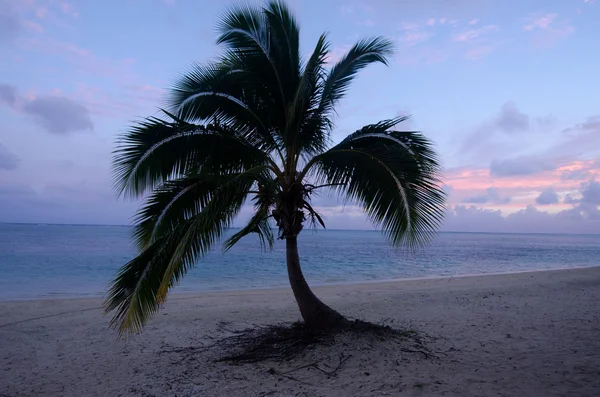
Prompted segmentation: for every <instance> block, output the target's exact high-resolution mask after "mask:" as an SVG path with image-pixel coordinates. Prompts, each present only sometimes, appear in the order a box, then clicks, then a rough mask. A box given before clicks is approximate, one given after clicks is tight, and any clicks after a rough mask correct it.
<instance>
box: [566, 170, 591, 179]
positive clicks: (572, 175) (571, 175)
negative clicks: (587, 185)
mask: <svg viewBox="0 0 600 397" xmlns="http://www.w3.org/2000/svg"><path fill="white" fill-rule="evenodd" d="M592 175H593V174H592V172H591V171H589V170H586V169H576V170H572V171H571V170H566V171H563V173H562V174H561V175H560V179H561V180H563V181H581V180H585V179H588V178H590V177H591V176H592Z"/></svg>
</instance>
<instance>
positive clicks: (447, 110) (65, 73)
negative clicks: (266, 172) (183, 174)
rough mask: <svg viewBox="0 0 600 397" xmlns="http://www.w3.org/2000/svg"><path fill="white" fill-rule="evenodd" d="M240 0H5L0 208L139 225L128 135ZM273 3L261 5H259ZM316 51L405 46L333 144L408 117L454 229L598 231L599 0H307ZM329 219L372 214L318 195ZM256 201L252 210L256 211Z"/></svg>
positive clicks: (198, 58) (309, 43) (305, 34)
mask: <svg viewBox="0 0 600 397" xmlns="http://www.w3.org/2000/svg"><path fill="white" fill-rule="evenodd" d="M231 4H234V3H232V2H230V1H224V0H223V1H197V0H189V1H186V0H119V1H113V0H103V1H83V0H82V1H71V2H66V1H60V0H0V121H1V123H0V222H39V223H84V224H128V223H129V222H130V221H131V219H132V216H133V215H134V213H135V210H136V208H137V206H138V205H139V203H136V202H126V201H123V200H120V199H118V198H117V196H116V194H115V192H114V191H113V190H112V185H111V168H110V163H111V158H112V154H111V152H112V150H113V149H114V147H115V142H116V140H117V138H118V136H119V135H120V134H122V133H123V132H125V131H126V130H127V128H128V126H130V125H131V123H132V122H135V121H139V120H141V118H143V117H147V116H152V115H155V114H156V112H157V108H158V107H159V106H161V105H162V104H163V103H164V98H165V93H166V92H167V90H168V89H169V87H171V86H172V84H173V82H174V81H175V80H176V79H177V78H178V77H179V76H181V74H182V73H184V72H185V71H186V70H187V68H189V67H190V66H191V65H192V64H194V63H196V62H197V63H203V62H206V61H208V60H211V59H214V58H215V57H216V56H218V54H219V47H218V46H216V45H215V38H216V25H217V21H218V18H219V16H221V15H222V14H223V12H224V11H225V9H226V8H227V6H229V5H231ZM257 4H260V3H257ZM288 4H289V5H290V7H291V8H292V9H293V10H294V11H295V13H296V15H297V18H298V20H299V22H300V26H301V30H302V33H301V40H302V52H303V54H304V55H306V54H309V53H310V51H311V49H312V48H313V46H314V45H315V43H316V40H317V38H318V36H319V35H320V34H321V33H322V32H324V31H327V32H329V37H330V40H331V42H332V54H331V57H330V59H331V61H332V62H333V61H335V60H336V59H339V58H340V57H341V56H342V54H344V52H345V51H346V50H347V49H348V48H349V47H350V46H351V45H352V44H353V43H354V42H356V41H357V40H358V39H360V38H363V37H371V36H377V35H383V36H386V37H388V38H389V39H391V40H393V42H394V43H395V47H396V51H395V54H394V56H393V58H392V60H391V62H390V65H389V66H388V67H385V66H383V65H375V66H372V67H370V68H368V69H366V70H365V71H364V72H363V73H362V74H361V75H360V76H359V78H357V80H356V81H355V82H354V84H353V86H352V87H351V90H350V92H349V94H348V96H347V97H346V98H345V99H344V100H343V101H341V102H340V104H339V107H338V116H337V118H336V120H335V123H336V129H335V131H334V133H333V136H332V138H333V141H334V142H338V141H340V140H341V139H343V138H344V137H345V136H346V135H347V134H349V133H351V132H353V131H355V130H356V129H359V128H360V127H362V126H363V125H366V124H371V123H375V122H377V121H379V120H382V119H388V118H391V117H395V116H399V115H411V118H410V119H409V121H407V122H405V123H404V124H403V125H400V126H399V127H398V129H402V128H404V129H409V130H419V131H422V132H423V133H424V134H426V135H427V136H428V137H429V138H430V139H432V140H433V141H434V142H435V144H436V149H437V150H438V152H439V153H440V156H441V158H442V162H443V167H444V173H443V178H442V180H443V183H444V190H445V191H446V192H447V193H448V212H447V214H446V219H445V222H444V225H443V226H442V230H446V231H483V232H542V233H600V209H599V207H600V102H599V101H598V93H599V91H600V79H599V75H598V73H599V72H598V71H600V53H599V52H598V51H597V50H596V49H597V47H598V46H597V40H598V38H599V37H600V0H598V1H595V0H554V1H552V0H522V1H506V0H503V1H500V0H419V1H417V0H396V1H392V0H371V1H355V0H319V1H316V0H292V1H289V2H288ZM315 206H316V207H318V208H319V209H320V210H321V212H322V213H323V214H324V215H325V218H326V222H327V224H328V227H329V228H344V229H364V228H371V227H372V225H371V224H370V223H369V222H368V221H367V220H366V219H365V217H364V215H363V213H362V211H361V210H360V208H359V207H357V206H355V205H353V203H345V202H344V201H342V200H338V199H336V198H335V197H329V196H327V195H325V196H321V197H317V198H315ZM248 211H249V208H244V209H243V210H242V214H241V215H240V218H239V219H238V220H237V221H236V223H237V224H240V223H241V222H242V221H243V220H244V217H247V215H248Z"/></svg>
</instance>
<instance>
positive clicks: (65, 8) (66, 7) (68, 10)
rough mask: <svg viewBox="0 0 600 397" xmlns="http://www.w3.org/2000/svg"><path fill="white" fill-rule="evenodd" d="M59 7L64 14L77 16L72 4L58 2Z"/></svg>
mask: <svg viewBox="0 0 600 397" xmlns="http://www.w3.org/2000/svg"><path fill="white" fill-rule="evenodd" d="M59 7H60V9H61V11H62V12H63V13H64V14H66V15H69V16H71V17H73V18H77V17H79V13H78V12H77V11H75V8H74V7H73V4H71V3H69V2H66V1H63V2H61V3H60V4H59Z"/></svg>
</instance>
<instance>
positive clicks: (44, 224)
mask: <svg viewBox="0 0 600 397" xmlns="http://www.w3.org/2000/svg"><path fill="white" fill-rule="evenodd" d="M0 225H38V226H41V225H43V226H108V227H133V225H130V224H103V223H55V222H2V221H0ZM227 229H241V227H239V226H235V227H229V228H226V230H227ZM273 229H276V228H273ZM304 230H313V231H317V230H325V231H328V230H329V231H342V232H382V230H381V229H327V228H319V229H317V228H307V229H304ZM436 233H454V234H537V235H546V236H600V233H544V232H533V233H532V232H481V231H471V232H467V231H458V230H444V231H437V232H436Z"/></svg>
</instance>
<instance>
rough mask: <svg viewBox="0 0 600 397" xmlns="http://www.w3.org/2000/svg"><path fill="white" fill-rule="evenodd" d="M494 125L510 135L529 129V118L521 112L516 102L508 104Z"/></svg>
mask: <svg viewBox="0 0 600 397" xmlns="http://www.w3.org/2000/svg"><path fill="white" fill-rule="evenodd" d="M494 125H495V126H496V127H498V128H499V129H500V130H502V131H504V132H507V133H509V134H512V133H514V132H518V131H526V130H528V129H529V116H528V115H526V114H525V113H522V112H520V111H519V109H517V106H516V105H515V103H514V102H506V103H505V104H504V105H502V108H501V109H500V114H498V117H496V119H495V120H494Z"/></svg>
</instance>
